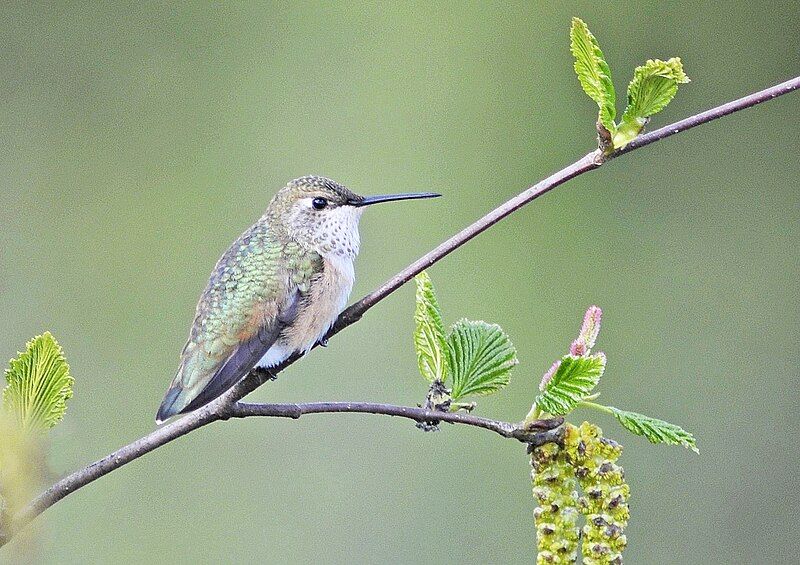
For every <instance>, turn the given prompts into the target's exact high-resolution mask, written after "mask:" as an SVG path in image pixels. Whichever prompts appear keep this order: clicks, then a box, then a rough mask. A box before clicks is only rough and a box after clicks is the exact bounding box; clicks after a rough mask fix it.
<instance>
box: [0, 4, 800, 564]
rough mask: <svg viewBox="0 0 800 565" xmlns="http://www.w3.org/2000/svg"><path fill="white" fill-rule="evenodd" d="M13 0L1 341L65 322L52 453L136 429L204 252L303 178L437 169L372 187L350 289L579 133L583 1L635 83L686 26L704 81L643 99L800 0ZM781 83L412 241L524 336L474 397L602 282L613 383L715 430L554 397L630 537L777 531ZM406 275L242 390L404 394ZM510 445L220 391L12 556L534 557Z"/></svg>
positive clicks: (713, 553) (394, 264) (787, 191)
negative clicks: (631, 425)
mask: <svg viewBox="0 0 800 565" xmlns="http://www.w3.org/2000/svg"><path fill="white" fill-rule="evenodd" d="M2 12H3V17H2V18H0V20H1V21H0V73H1V74H2V77H3V78H2V81H0V102H2V104H1V105H0V139H1V140H2V143H0V179H2V184H3V186H2V190H0V224H2V227H1V228H0V250H1V251H0V319H1V320H2V322H0V358H9V357H11V356H13V355H14V354H15V352H16V351H17V350H18V349H20V348H22V347H23V346H24V344H25V341H26V340H27V339H28V338H30V337H31V336H33V335H34V334H38V333H41V332H42V331H43V330H46V329H49V330H51V331H52V332H53V333H54V334H55V335H56V336H57V337H58V339H59V340H60V341H61V343H62V344H63V346H64V348H65V351H66V354H67V357H68V360H69V362H70V364H71V367H72V371H73V373H74V376H75V378H76V381H77V382H76V386H75V398H74V399H73V401H72V402H71V404H70V407H69V410H68V413H67V418H66V420H65V421H64V423H63V424H62V425H61V426H59V427H58V428H56V430H54V433H53V435H52V441H51V456H50V459H51V463H52V468H53V471H54V473H56V474H61V473H65V472H67V471H71V470H74V469H76V468H78V467H81V466H83V465H85V464H86V463H88V462H90V461H92V460H94V459H96V458H98V457H101V456H103V455H105V454H106V453H108V452H109V451H111V450H113V449H114V448H116V447H119V446H121V445H123V444H125V443H128V442H129V441H131V440H134V439H136V438H137V437H139V436H141V435H143V434H146V433H148V432H149V431H151V430H152V429H153V428H154V423H153V416H154V413H155V410H156V408H157V406H158V404H159V402H160V400H161V397H162V394H163V393H164V391H165V389H166V386H167V384H168V382H169V381H170V379H171V378H172V376H173V372H174V370H175V368H176V364H177V356H178V352H179V351H180V349H181V347H182V346H183V343H184V340H185V338H186V335H187V332H188V327H189V323H190V321H191V318H192V314H193V311H194V305H195V301H196V299H197V297H198V295H199V293H200V291H201V290H202V288H203V286H204V285H205V282H206V278H207V276H208V273H209V272H210V270H211V268H212V266H213V264H214V262H215V261H216V259H217V258H218V256H219V255H220V254H221V253H222V251H224V250H225V248H226V247H227V246H228V245H229V244H230V242H231V241H232V240H233V239H234V238H235V237H236V236H237V235H238V234H239V233H240V232H241V231H242V230H243V229H244V228H246V227H247V226H248V225H249V224H250V223H251V222H252V221H253V220H254V219H255V218H257V217H258V216H259V215H260V214H261V212H262V210H263V208H264V207H265V206H266V204H267V202H268V200H269V198H270V197H271V196H272V194H273V193H274V192H275V191H276V190H277V189H278V188H279V187H280V186H282V185H283V183H285V182H286V181H287V180H289V179H291V178H294V177H297V176H300V175H303V174H307V173H316V174H324V175H326V176H330V177H332V178H334V179H337V180H339V181H340V182H343V183H345V184H346V185H348V186H349V187H351V188H352V189H354V190H356V191H357V192H361V193H367V194H374V193H381V192H393V191H406V190H435V191H439V192H442V193H443V194H445V196H446V197H445V198H442V199H439V200H437V201H432V202H426V203H407V204H398V205H393V206H386V207H381V208H379V209H372V210H370V211H369V212H367V214H365V216H364V219H363V221H362V238H363V246H362V252H361V257H360V258H359V261H358V264H357V272H358V275H359V276H358V281H357V283H356V287H355V291H354V296H353V299H356V298H358V297H359V296H360V295H363V294H365V293H366V292H368V291H370V290H371V289H373V288H374V287H375V286H377V285H378V284H380V283H381V282H383V281H384V280H385V279H386V278H387V277H389V276H390V275H392V274H393V273H394V272H396V271H397V270H399V269H400V268H401V267H403V266H405V265H406V264H407V263H409V262H410V261H411V260H413V259H415V258H416V257H418V256H419V255H421V254H422V253H424V252H425V251H427V250H429V249H430V248H431V247H433V246H434V245H435V244H437V243H438V242H439V241H441V240H442V239H444V238H446V237H448V236H450V235H451V234H453V233H454V232H455V231H457V230H459V229H461V228H462V227H463V226H464V225H465V224H467V223H468V222H471V221H472V220H474V219H476V218H477V217H479V216H480V215H482V214H483V213H485V212H486V211H488V210H489V209H491V208H492V207H494V206H495V205H497V204H498V203H500V202H502V201H503V200H505V199H507V198H508V197H510V196H512V195H514V194H516V193H517V192H519V191H520V190H521V189H523V188H525V187H526V186H527V185H529V184H531V183H533V182H535V181H537V180H539V179H540V178H543V177H544V176H546V175H548V174H550V173H552V172H553V171H555V170H557V169H559V168H561V167H562V166H564V165H566V164H568V163H570V162H572V161H574V160H575V159H577V158H578V157H580V156H582V155H583V154H584V153H586V152H587V151H589V150H591V149H592V147H593V144H594V126H593V123H594V118H595V111H596V109H595V107H594V105H593V103H592V102H591V101H590V100H589V99H588V98H586V97H585V96H584V94H583V93H582V92H581V91H580V88H579V86H578V83H577V80H576V78H575V76H574V74H573V71H572V60H571V57H570V54H569V50H568V28H569V20H570V17H571V16H573V15H577V16H580V17H582V18H583V19H584V20H586V22H587V23H588V24H589V26H590V28H591V29H592V31H593V32H594V33H595V35H596V36H597V37H598V38H599V41H600V43H601V45H602V46H603V48H604V51H605V53H606V56H607V58H608V60H609V62H610V64H611V67H612V70H613V71H614V73H615V77H614V78H615V82H616V85H617V89H618V90H619V91H622V92H624V87H625V85H626V84H627V81H628V80H629V78H630V76H631V74H632V71H633V68H634V66H636V65H637V64H641V63H642V62H644V61H645V60H646V59H647V58H654V57H661V58H666V57H670V56H681V57H682V58H683V61H684V64H685V67H686V70H687V73H688V74H689V76H690V77H691V78H692V80H693V82H692V83H691V84H689V85H687V86H686V87H684V88H681V91H680V92H679V94H678V97H677V99H676V100H675V101H674V102H673V103H672V104H671V105H670V107H669V108H668V109H667V110H666V111H665V112H664V113H663V114H662V115H659V116H657V118H656V119H655V120H654V123H653V126H654V127H655V126H658V125H663V124H666V123H668V121H672V120H675V119H678V118H682V117H685V116H687V115H689V114H691V113H694V112H696V111H699V110H702V109H705V108H708V107H711V106H713V105H716V104H719V103H721V102H725V101H727V100H730V99H733V98H736V97H738V96H741V95H744V94H747V93H749V92H751V91H754V90H757V89H760V88H763V87H766V86H769V85H772V84H774V83H777V82H779V81H782V80H785V79H787V78H790V77H791V76H793V75H796V74H797V73H798V69H800V64H799V63H800V56H798V53H800V39H798V38H800V33H798V32H800V25H798V24H800V18H799V17H798V10H797V3H796V2H771V3H753V2H743V1H741V2H724V3H718V4H717V5H712V4H711V3H704V4H702V5H701V4H697V5H694V6H692V7H691V8H690V7H689V6H688V5H686V4H683V3H665V2H655V1H652V2H637V3H636V5H635V9H633V8H632V6H631V4H630V3H628V2H625V3H622V2H618V3H615V2H605V3H598V2H569V3H566V2H565V3H555V4H554V3H544V2H518V3H506V2H503V3H494V4H488V3H478V2H471V3H455V2H448V3H443V4H440V5H438V6H433V5H430V4H429V3H426V2H419V3H415V4H410V3H395V4H389V3H386V4H361V3H355V2H353V3H337V4H329V5H325V6H320V5H317V4H300V3H297V4H283V3H279V4H274V5H272V4H268V3H238V2H237V3H228V4H225V5H219V4H211V3H180V4H170V3H130V4H123V3H86V2H59V3H53V4H51V5H49V6H46V5H44V4H43V3H30V4H27V5H22V4H19V5H11V4H6V5H5V6H4V7H3V10H2ZM618 98H620V102H621V101H622V99H623V98H624V95H623V94H620V95H619V96H618ZM620 110H621V109H620ZM799 110H800V95H797V94H794V95H789V96H786V97H784V98H781V99H779V100H777V101H774V102H770V103H768V104H764V105H762V106H759V107H757V108H755V109H751V110H747V111H746V112H743V113H740V114H737V115H735V116H733V117H729V118H726V119H724V120H721V121H717V122H714V123H712V124H709V125H705V126H703V127H702V128H700V129H696V130H692V131H691V132H688V133H684V134H681V135H680V136H676V137H673V138H671V139H669V140H667V141H665V142H663V143H659V144H657V145H654V146H652V147H650V148H647V149H644V150H642V151H637V152H636V153H633V154H631V155H627V156H625V157H624V158H621V159H619V160H618V161H614V162H611V163H609V164H608V165H607V166H605V167H603V168H602V169H601V170H599V171H597V172H593V173H591V174H587V175H584V176H582V177H580V178H578V179H576V180H574V181H572V182H570V183H569V184H567V185H565V186H563V187H560V188H558V189H557V190H555V191H554V192H553V193H551V194H549V195H547V196H546V197H544V198H542V199H541V200H538V201H536V202H535V203H534V204H533V205H531V206H529V207H528V208H526V209H524V210H522V211H521V212H519V213H517V214H515V215H514V216H512V217H511V218H509V219H508V220H507V221H505V222H503V223H501V224H500V225H498V226H497V227H495V228H493V229H492V230H490V231H489V232H487V233H485V234H483V235H481V236H480V237H479V238H478V239H477V240H476V241H474V242H473V243H471V244H469V245H468V246H467V247H465V248H463V249H461V250H459V251H458V252H456V253H454V254H453V255H451V256H450V257H448V258H447V259H446V260H444V261H442V262H441V263H439V264H437V265H436V266H434V267H433V268H432V269H431V270H430V274H431V276H432V277H433V279H434V282H435V283H436V285H437V288H438V290H439V294H440V301H441V303H442V306H443V308H444V311H445V317H446V321H448V322H452V321H455V319H457V318H458V317H462V316H465V317H469V318H473V319H486V320H489V321H494V322H497V323H500V324H501V325H502V326H503V327H504V328H505V329H506V330H507V331H508V333H509V334H510V335H511V337H512V339H513V340H514V342H515V344H516V345H517V347H518V348H519V356H520V359H521V361H522V363H521V365H520V367H519V368H518V370H517V371H516V373H515V375H514V377H513V378H512V383H511V385H510V386H509V387H508V389H506V390H505V391H504V392H503V393H502V394H500V395H498V396H496V397H492V398H490V399H485V400H482V401H479V406H478V412H477V413H478V414H480V415H485V416H490V417H496V418H501V419H507V420H518V419H521V418H522V417H523V416H524V415H525V413H526V412H527V410H528V408H529V407H530V404H531V402H532V400H533V397H534V395H535V392H536V385H537V383H538V381H539V378H540V376H541V374H542V372H544V371H545V370H546V369H547V368H548V367H549V366H550V363H551V362H552V361H553V360H554V359H555V358H556V357H557V356H559V355H560V354H562V353H563V352H564V351H565V349H566V347H567V346H568V344H569V342H570V340H572V339H573V338H574V336H575V335H576V332H577V329H578V326H579V324H580V318H581V315H582V314H583V312H584V309H585V308H586V307H587V306H588V305H590V304H593V303H596V304H598V305H600V306H601V307H602V308H603V309H604V311H605V314H606V315H605V317H604V329H603V332H602V333H601V335H600V342H599V346H600V347H599V348H600V349H602V350H603V351H605V352H606V354H607V355H608V359H609V370H608V371H607V372H606V376H605V378H604V381H603V383H602V386H601V390H602V392H603V400H605V401H606V402H607V403H610V404H614V405H616V406H620V407H623V408H628V409H632V410H637V411H641V412H644V413H647V414H651V415H654V416H658V417H662V418H665V419H667V420H670V421H673V422H676V423H680V424H682V425H684V426H685V427H686V428H687V429H688V430H691V431H693V432H694V433H695V434H696V435H697V437H698V439H699V446H700V449H701V454H700V456H695V455H693V454H692V453H691V452H689V451H686V450H683V449H680V448H668V447H662V446H651V445H650V444H648V443H647V442H646V441H645V440H642V439H641V438H635V437H633V436H630V435H628V434H627V432H625V431H624V430H622V429H621V428H620V427H619V426H618V425H617V424H616V423H615V422H614V421H612V420H610V419H609V418H606V417H605V416H603V415H595V414H593V413H592V414H582V413H576V414H575V415H574V417H573V418H572V419H573V420H574V421H576V422H579V421H580V420H581V419H582V418H583V417H584V416H585V417H590V418H591V419H593V420H595V421H596V422H598V423H599V424H601V425H602V426H603V428H604V430H605V431H606V433H607V434H608V435H610V436H611V437H614V438H617V439H620V440H621V441H623V442H624V444H625V446H626V451H625V454H624V456H623V459H622V463H623V464H624V466H625V469H626V471H627V475H628V477H629V481H630V484H631V486H632V489H633V498H632V501H631V503H632V512H633V517H632V521H631V525H630V527H629V529H628V537H629V540H630V545H629V549H628V551H627V552H626V558H627V560H628V561H629V562H630V563H794V562H796V560H797V555H796V539H795V531H794V530H795V528H796V520H797V516H798V508H800V491H799V490H798V484H799V483H800V467H798V465H797V461H798V448H797V443H796V441H795V439H794V438H795V437H796V435H797V430H798V426H799V425H800V416H799V415H798V411H797V406H798V404H800V393H798V371H797V362H796V360H794V355H795V354H796V353H797V349H798V338H797V336H798V323H799V322H800V308H798V305H799V302H800V301H799V300H798V286H799V285H798V271H799V269H798V251H797V249H798V244H800V230H798V220H799V219H800V206H799V205H798V204H799V203H800V197H798V190H797V183H798V181H797V179H798V177H799V176H800V160H799V159H798V153H799V152H800V141H799V140H798V133H797V132H798V131H800V111H799ZM412 310H413V292H412V288H411V287H407V288H403V289H401V290H400V291H399V292H397V293H396V294H395V295H393V296H391V297H390V298H389V299H388V300H386V301H385V302H383V303H382V304H380V305H379V306H378V307H377V308H375V309H374V310H373V311H371V312H370V313H369V314H368V315H367V316H366V317H365V318H364V319H363V320H362V321H361V323H359V324H357V325H356V326H354V327H352V328H350V329H348V330H347V331H346V332H345V333H343V334H341V335H340V336H337V338H336V339H335V340H333V341H332V342H331V346H330V347H329V348H328V349H326V350H317V351H315V352H314V353H313V354H312V355H310V356H309V357H308V358H306V359H304V360H303V361H302V362H301V363H298V364H297V365H295V366H293V367H292V368H291V369H290V370H288V371H286V372H285V373H284V374H283V375H281V378H280V379H279V380H278V381H277V382H275V383H270V384H268V385H266V386H264V387H262V388H261V389H260V390H258V391H257V392H256V393H255V394H253V395H252V397H253V398H255V399H258V400H264V401H267V400H270V401H304V400H374V401H384V402H392V403H400V404H412V405H413V404H415V403H417V402H419V401H421V400H422V399H423V397H424V393H425V383H424V382H423V381H422V379H421V378H420V377H419V375H417V374H416V369H415V360H414V353H413V349H412V343H411V338H410V334H411V331H412ZM528 473H529V467H528V463H527V460H526V456H525V453H524V447H523V446H521V445H518V444H516V443H514V442H511V441H504V440H501V439H500V438H498V437H496V436H494V435H492V434H490V433H487V432H485V431H481V430H476V429H472V428H463V427H458V428H456V427H451V426H446V427H445V428H444V429H443V430H442V431H441V432H439V433H436V434H426V435H423V434H422V433H420V432H419V430H417V429H416V428H415V427H414V426H413V424H412V423H410V422H408V421H404V420H396V419H390V418H385V417H376V416H363V415H352V416H351V415H335V416H326V415H319V416H309V417H307V418H303V419H302V420H300V421H284V420H278V419H270V420H265V419H249V420H246V421H232V422H228V423H220V424H215V425H213V426H210V427H207V428H204V429H202V430H199V431H197V432H195V433H193V434H191V435H189V436H186V437H184V438H181V439H180V440H179V441H176V442H174V443H172V444H170V445H168V446H166V447H164V448H162V449H159V450H158V451H156V452H154V453H152V454H150V455H148V456H146V457H144V458H142V459H140V460H137V461H135V462H134V463H132V464H130V465H127V466H126V467H124V468H122V469H120V470H118V471H116V472H114V473H113V474H111V475H110V476H107V477H105V478H103V479H101V480H99V481H98V482H96V483H94V484H92V485H91V486H89V487H87V488H85V489H83V490H82V491H81V492H80V493H77V494H75V495H72V496H70V497H68V498H66V499H65V500H64V501H62V502H60V503H59V504H57V505H56V506H55V507H53V508H52V509H50V510H48V511H47V513H46V514H45V515H44V516H43V517H42V518H40V519H39V520H38V521H37V525H38V528H39V532H40V541H39V547H38V550H37V552H36V553H35V554H33V556H32V561H34V562H41V563H54V564H55V563H58V564H68V563H147V562H161V563H218V562H235V563H263V562H286V563H306V562H319V563H352V562H395V563H413V562H430V563H456V562H460V563H530V562H532V561H533V560H534V556H535V533H534V528H533V520H532V509H533V503H532V499H531V496H530V484H529V481H528ZM19 552H20V548H19V547H18V546H17V547H14V546H10V547H8V548H5V549H3V550H2V551H0V561H3V560H7V561H9V562H12V561H13V560H15V559H17V558H19Z"/></svg>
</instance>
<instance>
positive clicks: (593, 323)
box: [570, 306, 603, 355]
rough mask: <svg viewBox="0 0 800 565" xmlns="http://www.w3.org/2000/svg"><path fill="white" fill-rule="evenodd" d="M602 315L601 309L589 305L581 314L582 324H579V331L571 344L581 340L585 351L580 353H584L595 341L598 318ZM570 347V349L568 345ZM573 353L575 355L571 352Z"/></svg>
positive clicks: (598, 325)
mask: <svg viewBox="0 0 800 565" xmlns="http://www.w3.org/2000/svg"><path fill="white" fill-rule="evenodd" d="M602 317H603V311H602V310H601V309H600V308H598V307H597V306H589V309H588V310H586V314H585V315H584V316H583V324H582V325H581V333H580V335H579V336H578V339H576V340H575V341H574V342H573V345H574V344H575V343H577V342H579V341H582V342H583V344H584V347H585V348H586V351H585V352H584V353H582V354H581V355H585V354H586V353H587V352H588V350H590V349H591V348H592V347H594V343H595V341H597V334H599V333H600V319H601V318H602ZM570 349H572V348H571V347H570ZM573 355H575V354H574V353H573Z"/></svg>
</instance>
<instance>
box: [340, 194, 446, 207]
mask: <svg viewBox="0 0 800 565" xmlns="http://www.w3.org/2000/svg"><path fill="white" fill-rule="evenodd" d="M439 196H441V194H436V193H435V192H407V193H405V194H381V195H378V196H365V197H364V198H362V199H361V200H350V201H349V202H348V204H349V205H350V206H356V207H361V206H369V205H370V204H378V203H379V202H393V201H394V200H414V199H417V198H437V197H439Z"/></svg>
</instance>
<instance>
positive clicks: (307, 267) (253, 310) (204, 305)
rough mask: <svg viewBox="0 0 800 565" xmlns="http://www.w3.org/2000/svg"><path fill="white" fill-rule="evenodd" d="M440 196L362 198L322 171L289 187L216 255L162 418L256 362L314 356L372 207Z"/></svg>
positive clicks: (196, 402)
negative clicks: (360, 228)
mask: <svg viewBox="0 0 800 565" xmlns="http://www.w3.org/2000/svg"><path fill="white" fill-rule="evenodd" d="M437 196H441V195H439V194H434V193H430V192H420V193H406V194H386V195H380V196H359V195H358V194H356V193H354V192H352V191H350V190H349V189H347V188H346V187H344V186H342V185H341V184H339V183H337V182H335V181H333V180H331V179H328V178H325V177H320V176H305V177H301V178H298V179H295V180H293V181H290V182H289V183H288V184H287V185H286V186H285V187H283V188H282V189H280V190H279V191H278V192H277V193H276V194H275V196H274V197H273V198H272V200H271V201H270V203H269V204H268V206H267V209H266V212H264V215H263V216H261V218H259V219H258V221H256V223H254V224H253V225H252V226H250V227H249V228H248V229H247V230H246V231H245V232H244V233H243V234H242V235H240V236H239V238H238V239H237V240H236V241H234V242H233V244H232V245H231V246H230V247H229V248H228V250H227V251H226V252H225V253H224V254H223V255H222V257H221V258H220V259H219V261H217V264H216V266H215V267H214V270H213V272H212V273H211V277H210V278H209V280H208V284H207V285H206V288H205V290H204V291H203V294H202V295H201V296H200V301H199V302H198V304H197V309H196V312H195V317H194V323H193V324H192V328H191V330H190V332H189V340H188V341H187V343H186V345H185V346H184V348H183V351H182V352H181V359H180V366H179V367H178V371H177V374H176V375H175V378H174V379H173V380H172V384H170V386H169V389H168V390H167V393H166V395H165V396H164V400H163V402H162V403H161V407H160V408H159V409H158V414H157V416H156V422H157V423H159V424H160V423H162V422H164V421H165V420H166V419H168V418H170V417H171V416H174V415H176V414H184V413H187V412H191V411H193V410H197V409H198V408H200V407H202V406H204V405H206V404H208V403H209V402H211V401H212V400H214V399H215V398H217V397H219V396H221V395H222V394H223V393H224V392H226V391H227V390H228V389H230V388H231V387H232V386H233V385H235V384H236V383H237V382H238V381H239V380H240V379H241V378H243V377H244V376H245V375H247V373H249V372H250V371H251V370H252V369H254V368H256V367H262V368H269V367H274V366H276V365H278V364H280V363H281V362H283V361H285V360H286V359H288V358H289V357H290V356H291V355H292V354H294V353H295V352H299V353H302V354H305V353H307V352H308V351H309V350H310V349H311V348H312V347H313V346H314V345H315V344H316V343H317V342H320V341H321V340H322V339H323V338H324V336H325V334H326V333H327V332H328V330H329V329H330V328H331V326H332V325H333V323H334V322H335V321H336V318H337V317H338V316H339V314H340V313H341V312H342V310H344V307H345V305H346V304H347V299H348V298H349V296H350V292H351V290H352V289H353V282H354V281H355V271H354V265H353V263H354V260H355V258H356V255H358V250H359V245H360V237H359V234H358V223H359V220H360V218H361V214H362V212H363V211H364V207H366V206H369V205H372V204H377V203H379V202H393V201H396V200H409V199H416V198H434V197H437Z"/></svg>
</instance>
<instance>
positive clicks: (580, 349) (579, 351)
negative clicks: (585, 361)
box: [569, 337, 588, 357]
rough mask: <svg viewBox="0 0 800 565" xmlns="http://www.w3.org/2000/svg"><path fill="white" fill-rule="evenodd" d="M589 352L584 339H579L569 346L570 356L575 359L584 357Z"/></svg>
mask: <svg viewBox="0 0 800 565" xmlns="http://www.w3.org/2000/svg"><path fill="white" fill-rule="evenodd" d="M587 352H588V349H587V348H586V342H585V341H583V338H580V337H579V338H578V339H576V340H575V341H573V342H572V344H571V345H570V346H569V354H570V355H574V356H575V357H583V356H584V355H586V353H587Z"/></svg>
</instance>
